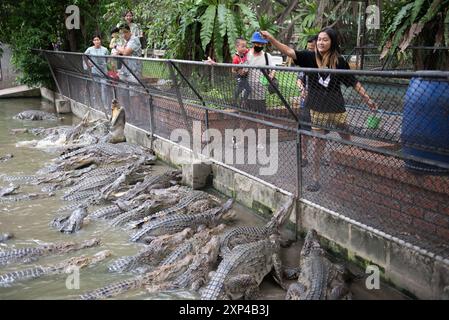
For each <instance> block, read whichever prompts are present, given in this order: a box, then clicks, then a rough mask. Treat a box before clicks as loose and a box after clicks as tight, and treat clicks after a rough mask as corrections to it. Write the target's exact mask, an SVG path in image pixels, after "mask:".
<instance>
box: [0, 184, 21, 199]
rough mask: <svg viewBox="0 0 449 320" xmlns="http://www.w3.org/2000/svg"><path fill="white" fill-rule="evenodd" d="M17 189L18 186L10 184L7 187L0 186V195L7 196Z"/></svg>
mask: <svg viewBox="0 0 449 320" xmlns="http://www.w3.org/2000/svg"><path fill="white" fill-rule="evenodd" d="M18 189H19V186H14V185H10V186H9V187H5V188H0V197H3V196H8V195H10V194H13V193H15V192H16V190H18Z"/></svg>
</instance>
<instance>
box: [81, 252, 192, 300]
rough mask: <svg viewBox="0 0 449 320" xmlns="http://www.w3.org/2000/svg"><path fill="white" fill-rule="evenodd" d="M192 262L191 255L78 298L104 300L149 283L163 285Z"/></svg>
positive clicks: (184, 270) (185, 269)
mask: <svg viewBox="0 0 449 320" xmlns="http://www.w3.org/2000/svg"><path fill="white" fill-rule="evenodd" d="M192 261H193V255H187V256H185V257H184V258H182V259H181V260H178V261H176V263H173V264H166V265H161V266H159V267H157V268H156V269H154V270H151V271H150V272H147V273H145V274H143V275H139V276H137V277H134V278H131V279H128V280H122V281H118V282H116V283H112V284H110V285H107V286H105V287H102V288H99V289H96V290H93V291H90V292H87V293H85V294H82V295H81V296H80V298H81V299H82V300H95V299H106V298H110V297H113V296H117V295H119V294H122V293H125V292H127V291H130V290H133V289H139V288H143V287H145V285H148V284H150V283H163V282H166V281H170V280H171V279H173V278H176V277H178V276H180V275H181V274H183V273H184V272H186V271H187V269H188V267H189V265H191V263H192Z"/></svg>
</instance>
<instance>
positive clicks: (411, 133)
mask: <svg viewBox="0 0 449 320" xmlns="http://www.w3.org/2000/svg"><path fill="white" fill-rule="evenodd" d="M401 139H402V151H403V153H404V154H405V155H413V156H417V157H421V158H424V159H429V160H435V161H440V162H443V163H447V164H449V81H443V80H431V79H423V78H412V79H411V80H410V85H409V87H408V90H407V92H406V94H405V101H404V114H403V118H402V131H401ZM405 166H406V167H407V168H408V169H411V170H414V171H418V172H422V173H428V174H447V173H449V169H445V168H442V167H439V166H432V165H428V164H424V163H422V162H419V161H413V160H407V159H406V160H405Z"/></svg>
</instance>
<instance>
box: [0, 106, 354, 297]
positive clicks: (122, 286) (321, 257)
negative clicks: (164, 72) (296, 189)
mask: <svg viewBox="0 0 449 320" xmlns="http://www.w3.org/2000/svg"><path fill="white" fill-rule="evenodd" d="M111 114H112V119H111V120H110V121H109V120H96V121H89V120H88V116H86V117H85V118H84V119H83V120H82V121H81V122H80V123H79V124H78V125H76V126H74V127H62V126H61V127H56V128H50V129H42V128H40V129H36V130H28V129H27V130H28V132H30V133H34V134H35V135H37V136H41V137H43V138H42V139H41V141H42V140H45V141H46V142H47V143H48V145H50V144H53V146H57V147H58V149H59V152H60V155H59V157H58V158H56V159H54V161H53V162H52V163H51V164H49V165H47V166H45V167H44V168H42V169H40V170H39V171H38V172H37V173H36V174H35V175H32V176H2V179H3V180H4V181H5V182H8V183H12V184H11V185H9V186H8V187H4V188H1V189H0V203H1V202H2V201H3V202H8V201H24V200H25V199H27V198H26V197H24V195H17V194H16V193H15V192H16V191H17V190H18V184H30V185H35V186H39V187H40V188H41V192H42V193H41V195H47V196H50V195H54V194H55V192H56V191H61V192H63V195H62V200H65V201H70V202H71V203H70V204H68V205H66V206H64V207H62V208H60V210H59V211H60V212H59V213H58V215H57V216H56V217H55V218H54V219H53V220H52V221H51V222H50V226H51V227H52V228H54V229H56V230H57V231H59V232H63V233H74V232H78V231H79V230H81V229H82V228H83V224H84V223H86V221H92V220H97V219H102V220H107V221H109V223H110V227H111V228H117V227H121V228H124V229H125V230H127V231H128V232H130V236H129V240H130V241H132V242H139V243H142V246H143V248H142V249H141V250H140V251H139V252H138V253H137V254H135V255H133V256H125V257H120V258H118V259H116V260H114V261H112V262H111V263H110V264H109V265H108V267H107V269H108V271H109V272H115V273H128V274H130V275H131V277H130V278H129V279H126V280H122V281H118V282H115V283H112V284H109V285H106V286H105V287H102V288H99V289H96V290H93V291H90V292H86V293H84V294H82V295H81V296H80V298H81V299H105V298H110V297H114V296H117V295H120V294H123V293H125V292H127V291H129V290H136V289H145V290H147V291H148V292H151V293H154V292H162V291H171V290H177V289H187V290H191V291H192V292H196V293H197V294H198V297H200V298H201V299H203V300H212V299H242V298H243V299H252V298H255V297H257V296H258V290H259V286H260V284H261V282H262V281H263V279H264V278H265V277H266V276H267V275H268V274H272V275H273V277H274V279H275V281H276V282H277V283H278V284H279V286H280V287H281V288H282V289H284V290H286V298H287V299H341V298H348V297H350V292H349V289H348V286H347V282H348V281H347V280H348V279H349V277H348V276H347V271H346V269H345V268H343V267H340V266H339V265H336V264H334V263H331V262H330V260H329V259H328V258H327V257H326V253H325V251H324V250H323V249H322V248H321V247H320V244H319V241H318V236H317V234H316V232H315V231H314V230H310V231H309V232H308V234H307V236H306V238H305V243H304V246H303V248H302V251H301V254H300V264H299V267H297V268H290V269H288V268H283V266H282V263H281V259H280V250H281V246H284V245H285V241H282V240H281V237H280V230H281V228H282V226H284V225H285V224H286V222H287V221H288V220H289V218H290V215H291V212H292V210H293V207H294V200H293V199H292V198H289V199H288V201H287V202H286V203H285V204H284V205H283V206H282V207H280V208H279V209H278V210H277V211H276V212H274V214H273V216H272V218H271V219H270V220H269V221H268V222H267V223H266V224H265V225H263V226H239V227H234V228H229V227H227V226H226V224H227V223H228V222H229V221H231V220H232V219H233V218H234V212H233V210H232V206H233V203H234V200H233V199H229V200H227V201H225V202H224V203H222V201H221V200H220V199H219V198H217V197H215V196H213V195H210V194H208V193H206V192H204V191H200V190H192V189H191V188H189V187H187V186H184V185H182V184H181V178H182V174H181V172H180V171H179V170H167V171H165V172H162V173H160V174H154V173H153V172H152V171H153V169H152V166H153V164H154V163H155V161H156V156H155V155H154V153H153V152H152V150H149V149H147V148H144V147H140V146H137V145H133V144H130V143H127V142H126V141H125V139H124V135H123V129H124V124H125V115H124V110H123V108H121V107H120V106H118V103H117V102H116V101H114V103H113V106H112V112H111ZM39 117H41V115H40V113H38V114H36V116H33V112H32V111H28V112H26V113H22V115H21V116H18V118H19V119H24V118H27V119H36V118H39ZM18 132H20V131H16V132H15V133H18ZM121 136H123V137H121ZM14 184H15V185H14ZM28 199H33V198H32V197H31V196H30V197H29V198H28ZM12 237H13V235H12V234H10V233H8V234H4V235H0V242H3V241H7V240H8V239H9V238H12ZM100 242H101V241H100V240H99V239H91V240H87V241H85V242H82V243H75V242H62V243H54V244H45V245H40V246H37V247H32V248H21V249H11V250H5V251H0V267H1V266H4V265H7V264H12V263H29V262H33V261H36V260H37V259H38V258H40V257H43V256H48V255H55V254H66V253H69V252H72V251H76V250H81V249H84V248H90V247H94V246H98V245H100ZM111 255H112V253H111V252H110V251H108V250H105V251H100V252H98V253H97V254H95V255H93V256H87V255H82V256H78V257H72V258H68V259H66V260H63V261H61V262H58V263H55V264H50V265H38V266H34V267H30V268H25V269H22V270H18V271H14V272H9V273H5V274H0V286H11V285H13V284H14V283H17V282H21V281H25V280H29V279H35V278H39V277H42V276H49V275H55V274H61V273H68V272H71V270H73V268H75V267H77V268H82V267H86V266H92V265H96V264H98V263H99V262H101V261H103V260H105V259H106V258H108V257H110V256H111ZM295 278H297V281H296V282H295V283H294V284H292V285H290V286H289V287H288V286H287V284H286V280H292V279H295Z"/></svg>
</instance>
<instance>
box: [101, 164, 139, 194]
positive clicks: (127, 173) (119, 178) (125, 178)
mask: <svg viewBox="0 0 449 320" xmlns="http://www.w3.org/2000/svg"><path fill="white" fill-rule="evenodd" d="M145 162H146V158H145V157H144V156H141V157H139V158H138V159H137V160H136V161H132V162H131V163H130V164H128V165H125V166H124V167H122V168H120V169H117V170H116V172H114V174H115V179H114V180H113V181H111V182H109V183H107V184H105V185H104V186H103V187H102V188H101V190H100V197H101V198H103V199H105V200H108V199H109V198H110V196H111V195H112V194H113V193H115V192H117V191H118V190H119V189H120V188H121V187H122V186H123V185H125V184H126V183H128V182H129V181H130V180H132V176H133V174H134V173H135V172H136V171H138V170H139V168H140V167H141V166H143V165H144V164H145Z"/></svg>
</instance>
